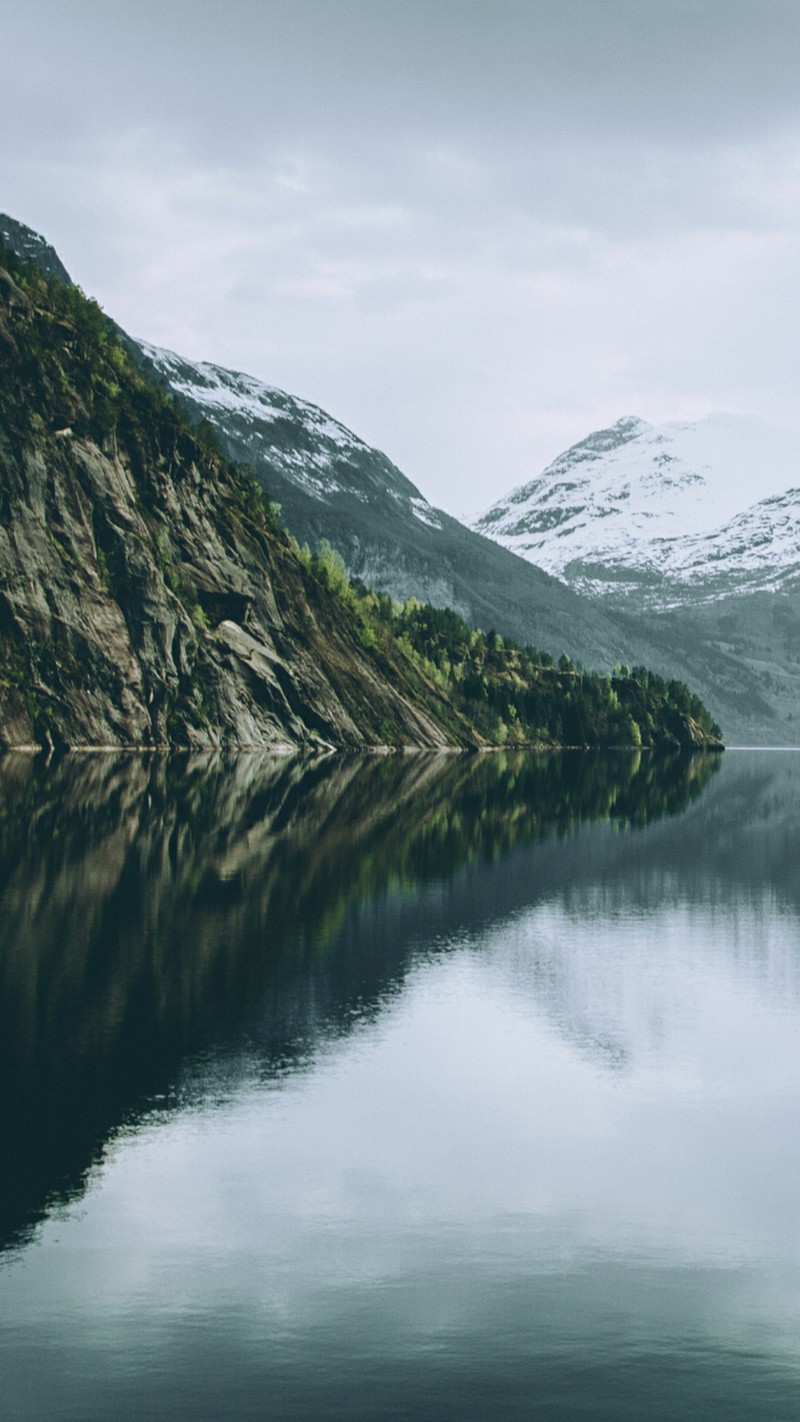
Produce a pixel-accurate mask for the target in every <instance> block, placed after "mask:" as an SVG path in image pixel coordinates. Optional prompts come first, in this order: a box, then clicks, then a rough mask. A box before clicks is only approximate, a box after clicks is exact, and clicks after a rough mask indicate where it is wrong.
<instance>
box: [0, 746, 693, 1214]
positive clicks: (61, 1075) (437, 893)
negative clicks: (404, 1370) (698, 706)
mask: <svg viewBox="0 0 800 1422" xmlns="http://www.w3.org/2000/svg"><path fill="white" fill-rule="evenodd" d="M719 764H720V761H719V757H708V758H703V757H694V758H689V759H677V760H672V761H667V760H659V759H657V758H655V757H653V756H636V755H619V756H605V757H598V756H589V755H583V754H578V755H563V756H541V757H537V756H531V755H530V754H524V753H516V754H508V755H491V756H483V757H463V756H442V755H438V756H436V755H431V756H425V755H417V756H408V757H396V756H395V757H387V758H384V757H371V758H367V759H363V758H357V757H353V758H347V757H330V758H324V759H319V760H316V761H310V762H309V761H307V760H299V759H291V760H286V761H283V760H276V759H274V758H269V757H263V756H258V755H250V756H238V757H233V758H220V757H211V756H196V757H169V758H165V757H149V758H148V757H141V756H130V755H127V756H126V755H103V756H87V757H80V756H72V757H67V758H66V759H64V760H61V761H60V762H48V761H46V760H44V759H42V758H37V759H30V758H28V757H25V756H7V757H5V758H4V759H3V760H1V761H0V805H2V811H1V812H0V813H1V814H2V819H0V866H2V867H1V868H0V874H1V875H2V877H1V878H0V908H1V909H2V916H3V924H4V933H3V946H2V949H1V950H0V1131H2V1138H3V1141H4V1145H5V1158H6V1160H7V1161H13V1168H12V1169H7V1170H6V1171H5V1172H4V1176H3V1184H2V1190H1V1191H0V1242H2V1241H6V1242H7V1241H10V1240H13V1239H15V1238H19V1237H20V1231H24V1229H25V1228H26V1227H27V1226H30V1225H31V1224H32V1223H33V1222H34V1221H35V1220H36V1219H37V1218H40V1217H41V1215H42V1212H43V1211H44V1210H45V1209H46V1208H47V1207H48V1205H50V1204H52V1203H58V1202H63V1201H65V1200H67V1199H69V1198H70V1197H71V1196H72V1195H73V1194H74V1193H75V1192H76V1191H80V1190H81V1189H82V1188H83V1186H84V1184H85V1180H86V1176H87V1170H88V1168H89V1167H90V1165H91V1163H92V1162H93V1161H96V1160H97V1159H98V1158H99V1157H100V1155H101V1153H102V1150H103V1147H104V1144H105V1142H106V1141H107V1140H108V1139H109V1137H110V1136H112V1135H113V1133H114V1131H115V1130H117V1129H118V1128H119V1127H120V1126H128V1127H129V1126H131V1125H132V1124H133V1123H135V1122H136V1120H137V1119H139V1117H140V1116H141V1114H142V1113H143V1112H146V1111H148V1110H151V1109H152V1108H153V1106H154V1104H155V1105H158V1106H159V1107H160V1108H161V1109H162V1110H169V1109H171V1108H173V1107H175V1106H180V1105H181V1104H184V1103H185V1101H186V1099H187V1095H189V1094H191V1093H192V1091H194V1090H200V1091H208V1090H209V1089H210V1088H209V1082H210V1081H211V1080H212V1078H213V1079H214V1080H220V1079H221V1078H222V1077H224V1076H225V1075H226V1073H227V1074H230V1072H231V1071H234V1074H235V1068H234V1067H233V1066H232V1063H233V1062H234V1061H235V1059H236V1057H237V1054H241V1053H242V1052H244V1053H246V1054H248V1053H249V1054H252V1052H253V1051H254V1050H256V1051H257V1055H258V1059H259V1063H260V1070H261V1072H262V1075H263V1076H264V1077H269V1076H270V1075H275V1076H280V1075H281V1074H285V1073H286V1072H287V1071H291V1070H294V1069H296V1068H297V1066H298V1065H299V1064H302V1062H303V1061H304V1060H308V1059H309V1057H310V1056H311V1055H313V1053H314V1051H315V1049H316V1047H317V1045H318V1043H319V1041H320V1040H322V1039H324V1038H325V1037H326V1036H328V1035H330V1034H331V1033H333V1034H336V1033H342V1032H345V1033H346V1032H348V1031H350V1030H352V1027H353V1024H354V1023H355V1022H358V1021H363V1020H365V1019H369V1018H370V1016H372V1015H374V1014H375V1013H376V1012H378V1011H379V1010H381V1007H382V1005H383V1004H384V1003H385V1001H386V1000H387V997H390V996H391V994H392V992H393V991H396V990H397V987H398V985H399V984H400V983H401V982H402V981H403V978H404V975H405V973H406V972H407V970H408V966H409V963H410V962H411V961H412V959H413V955H414V953H415V951H417V949H418V948H419V946H420V944H423V945H424V948H425V951H429V949H430V945H431V943H432V942H433V943H435V942H437V941H438V942H447V941H449V940H450V939H452V938H453V936H454V935H456V936H457V935H458V933H459V932H461V931H463V930H464V928H465V927H469V928H470V929H474V927H475V925H476V924H478V923H481V922H484V921H491V920H493V919H495V918H497V917H498V916H502V915H503V914H506V913H508V912H510V911H512V910H513V908H514V906H515V904H518V903H527V902H528V901H529V900H530V898H531V895H532V894H533V895H534V896H535V895H536V894H539V895H542V894H546V893H548V892H551V891H552V888H553V885H554V884H562V885H563V886H564V888H565V891H566V892H568V893H569V894H574V893H576V892H578V888H577V885H578V884H579V883H580V881H581V879H582V878H585V877H586V875H587V873H588V875H589V878H590V879H591V880H592V881H593V880H594V879H595V878H596V874H597V868H598V866H597V864H595V863H593V855H594V854H596V853H597V852H600V853H601V856H602V858H603V862H604V864H607V866H608V872H609V873H610V876H611V882H613V879H614V869H613V865H614V861H615V860H616V861H617V862H618V868H619V867H620V866H621V865H622V863H624V862H626V861H627V846H628V845H629V842H630V841H629V838H626V839H625V846H626V847H625V848H623V847H622V842H621V841H620V842H619V843H618V844H615V843H614V842H613V841H612V842H610V843H609V842H606V841H604V842H603V845H602V847H601V848H600V849H599V850H598V848H597V847H596V846H594V845H590V846H587V845H581V846H580V847H578V846H577V844H576V846H575V849H574V851H573V850H570V851H569V852H567V853H566V855H565V854H562V853H561V849H560V848H559V849H558V850H557V852H555V853H552V852H551V853H550V854H549V855H548V854H547V853H546V852H545V853H543V854H541V855H539V856H537V858H536V860H535V861H534V862H533V863H531V861H530V860H529V859H528V858H523V859H520V858H519V856H514V855H511V856H510V857H509V852H510V851H511V850H513V849H515V848H516V849H518V850H519V849H523V848H524V847H525V846H530V845H538V846H540V847H542V848H544V847H546V846H547V844H548V841H550V840H553V841H554V844H553V849H555V848H556V844H557V845H558V846H561V847H563V844H564V841H565V838H566V839H567V840H568V839H569V835H570V832H571V831H573V830H575V829H576V828H577V827H578V826H580V825H583V824H588V823H590V822H608V823H610V824H613V825H615V826H617V827H630V826H642V825H645V824H648V823H651V822H653V821H654V820H657V819H659V818H660V817H663V816H671V815H676V814H679V813H680V812H681V811H682V810H683V809H684V808H685V807H686V806H687V805H689V804H690V803H692V801H694V800H695V799H696V798H697V796H698V795H700V793H701V791H702V790H703V788H704V787H705V786H706V785H707V783H708V782H709V780H710V779H711V777H712V776H713V775H714V774H715V773H716V771H717V769H718V767H719ZM587 848H588V853H587ZM468 865H469V866H473V872H472V873H470V874H467V873H465V872H464V871H465V866H468ZM491 865H493V866H494V867H495V868H496V869H498V870H499V872H498V873H497V874H494V873H493V874H491V875H490V874H488V873H487V872H485V867H486V866H491ZM482 866H484V868H483V871H482ZM531 872H533V876H534V877H533V882H531ZM606 872H607V871H606V870H604V873H606ZM626 872H628V874H629V872H630V870H629V869H628V870H627V871H626ZM211 1058H215V1059H216V1061H217V1066H216V1068H215V1070H216V1077H215V1076H214V1073H213V1072H211V1070H210V1065H209V1063H210V1059H211Z"/></svg>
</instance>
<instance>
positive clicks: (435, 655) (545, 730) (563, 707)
mask: <svg viewBox="0 0 800 1422" xmlns="http://www.w3.org/2000/svg"><path fill="white" fill-rule="evenodd" d="M295 549H296V551H297V553H298V556H299V557H300V558H301V559H303V561H304V562H306V564H307V566H308V567H309V568H310V569H311V570H312V572H314V573H315V575H316V576H317V577H318V578H319V579H320V580H321V581H322V582H324V583H326V584H327V586H328V587H330V588H332V589H333V590H334V591H336V592H337V593H338V594H339V596H340V597H341V598H342V599H343V600H344V601H345V602H347V603H349V605H350V606H351V607H352V609H353V610H354V611H355V612H356V614H357V615H358V617H359V618H360V621H361V625H362V633H361V635H362V641H363V642H364V645H366V646H369V647H373V648H374V649H376V650H379V649H381V648H382V647H386V645H387V644H388V643H389V642H392V643H395V644H398V645H399V646H400V648H401V649H402V650H403V651H404V652H405V655H406V656H407V657H408V658H409V659H410V660H411V661H412V662H414V663H415V664H416V665H417V666H418V667H419V668H420V669H421V670H422V671H424V672H425V673H426V674H427V675H428V676H429V677H430V678H431V679H432V680H433V681H435V682H436V683H437V684H438V685H439V686H440V687H441V688H442V689H443V690H445V691H446V692H447V694H448V695H449V696H450V698H451V700H452V701H453V704H454V705H455V706H456V707H457V709H458V710H459V711H460V712H461V713H462V714H463V715H464V716H466V717H467V719H468V720H469V721H471V722H472V724H473V725H474V726H475V727H476V728H477V730H478V731H479V732H480V733H481V735H482V736H483V737H484V738H485V739H486V740H487V741H489V742H490V743H491V744H492V745H509V746H513V745H532V744H533V745H553V746H556V745H557V746H632V747H636V748H638V747H673V748H674V747H679V746H684V747H685V746H688V745H692V744H696V745H701V744H703V743H706V744H712V745H713V744H721V743H722V732H721V730H720V727H719V726H718V724H717V722H716V721H715V720H714V718H713V717H712V716H711V714H710V713H709V711H708V710H707V709H706V707H705V706H704V705H703V703H702V701H701V700H700V699H699V697H697V696H695V695H694V694H693V693H692V692H691V691H689V689H688V687H686V686H685V685H684V683H683V682H680V681H674V680H667V679H665V678H664V677H661V676H658V675H657V674H656V673H655V672H651V671H648V669H647V668H646V667H641V666H637V667H633V668H629V667H626V666H619V667H616V668H615V669H614V672H613V673H611V674H608V673H605V674H604V673H600V672H594V671H587V670H586V669H585V668H584V667H582V666H581V665H580V664H576V663H574V662H572V661H571V659H570V658H569V657H568V656H567V655H566V654H563V655H562V656H561V657H560V658H559V660H558V662H557V663H556V662H555V661H554V659H553V657H552V656H551V655H550V654H549V653H548V652H540V651H538V650H537V649H536V648H535V647H532V646H524V647H523V646H520V645H519V643H517V642H515V641H513V640H512V639H511V638H509V637H503V636H501V634H500V633H499V632H497V631H494V630H492V631H489V632H483V631H481V629H480V628H471V627H468V626H467V624H466V623H465V622H464V621H463V619H462V618H461V617H459V616H458V614H457V613H456V612H453V611H452V610H451V609H450V608H438V607H432V606H431V604H430V603H425V604H421V603H419V602H417V601H416V600H415V599H414V598H410V599H409V600H408V601H407V602H406V603H399V602H397V601H395V600H394V599H393V598H391V597H389V596H388V595H387V594H386V593H380V592H375V591H374V590H372V589H370V588H367V587H365V586H364V584H363V583H360V582H358V581H357V580H356V581H355V582H354V583H351V582H350V581H349V579H348V577H347V573H346V570H345V566H344V562H343V560H342V558H341V556H340V555H339V554H338V553H337V552H336V551H335V550H334V549H332V548H331V546H330V544H328V543H327V542H325V541H324V540H323V542H322V544H321V545H320V548H319V550H318V551H317V553H316V554H314V555H312V554H311V553H310V552H309V550H308V548H307V547H305V548H297V545H295Z"/></svg>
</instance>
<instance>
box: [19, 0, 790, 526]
mask: <svg viewBox="0 0 800 1422" xmlns="http://www.w3.org/2000/svg"><path fill="white" fill-rule="evenodd" d="M6 37H7V41H8V42H7V44H6V47H5V59H4V60H0V118H1V119H2V120H3V123H4V129H5V131H6V132H7V133H13V142H11V143H9V144H7V145H6V151H5V153H4V157H3V160H2V174H3V179H4V186H3V191H4V197H3V200H2V205H3V206H4V207H5V208H7V209H8V210H9V211H11V212H13V214H14V215H15V216H17V217H19V218H21V219H22V220H23V221H27V222H30V223H31V224H32V225H33V226H36V227H38V228H39V229H40V230H43V231H44V233H45V235H46V236H47V237H48V238H49V239H50V240H52V241H53V242H54V243H55V245H56V246H57V247H58V249H59V251H60V253H61V255H62V257H63V259H64V261H65V262H66V264H67V266H68V267H69V268H70V270H72V271H73V273H74V274H75V276H76V277H77V279H78V280H80V281H81V282H82V284H83V285H84V286H85V287H86V288H87V289H88V290H90V291H91V292H93V293H94V294H96V295H97V296H98V297H99V298H100V300H101V301H102V303H103V304H104V305H105V306H106V308H107V309H108V310H109V311H111V312H112V313H113V314H114V315H115V316H116V317H117V319H119V320H120V321H121V322H122V323H123V324H124V325H125V326H127V327H128V328H129V329H131V330H133V331H134V332H137V333H139V334H141V335H144V336H146V337H148V338H150V339H152V340H155V341H157V342H161V343H163V344H166V345H169V346H171V347H173V348H175V349H178V350H181V351H183V352H184V353H186V354H187V355H191V356H196V357H203V358H207V359H215V360H218V361H220V362H222V363H228V364H231V365H234V366H236V367H238V368H243V369H248V370H251V371H252V372H253V373H254V374H256V375H259V376H261V377H262V378H264V379H267V380H268V381H271V382H272V383H275V384H279V385H285V386H286V387H288V388H289V389H291V390H293V391H295V392H296V393H298V394H301V395H304V396H306V397H309V398H311V399H314V400H317V401H318V402H319V403H321V404H323V405H325V406H326V407H328V408H330V409H331V410H332V412H333V413H335V414H336V415H337V416H338V417H340V418H342V419H343V420H345V422H346V423H348V424H350V425H351V426H352V427H354V428H355V429H356V430H357V431H358V433H359V434H361V435H362V436H364V437H365V438H367V439H371V440H373V441H374V442H376V443H377V444H379V445H380V446H382V447H384V448H385V449H386V450H387V452H388V453H389V454H390V456H391V457H393V458H394V459H395V460H396V461H397V462H398V463H400V464H401V466H402V467H404V468H405V469H406V472H408V473H409V475H410V476H411V477H412V478H414V479H415V481H416V482H417V483H419V484H420V486H421V487H422V488H423V490H424V492H425V493H426V494H427V495H428V496H429V497H430V498H432V499H434V500H435V501H436V502H439V503H441V504H443V505H445V506H446V507H451V508H453V509H455V510H456V511H460V512H463V511H465V510H467V509H471V508H473V507H476V506H479V505H482V504H485V503H487V502H488V501H489V499H490V497H493V496H496V495H499V494H500V493H501V492H503V490H504V489H505V488H506V487H508V486H509V485H511V484H514V483H518V482H520V480H521V479H523V478H525V477H529V476H530V474H531V473H532V472H534V470H535V469H536V468H537V467H541V464H542V463H544V462H545V461H546V460H547V459H549V458H550V457H552V456H553V455H555V454H556V453H557V452H558V450H559V449H560V448H561V447H563V446H564V445H565V444H567V443H569V442H571V441H572V440H573V439H577V438H579V437H581V436H582V435H585V434H586V433H587V432H588V430H589V429H590V428H592V427H593V426H594V425H595V424H597V423H603V424H605V423H608V422H609V421H610V420H613V419H614V418H616V417H617V416H618V415H619V414H621V413H624V412H631V411H633V412H637V413H640V414H642V415H643V416H645V417H647V418H651V419H660V418H668V417H686V416H692V415H694V414H701V413H704V412H705V411H707V410H708V409H711V408H715V407H719V406H722V407H727V408H731V409H738V410H742V411H745V410H746V411H750V412H758V413H762V414H764V415H765V416H766V417H767V418H772V419H775V420H779V421H781V422H783V423H789V424H791V423H793V422H795V418H796V417H795V416H794V413H793V411H794V406H795V401H796V389H797V376H798V373H800V372H798V358H797V356H796V354H795V352H796V348H797V346H798V342H797V332H796V317H797V297H796V293H795V287H796V278H795V273H796V270H797V264H798V256H800V252H799V251H798V247H799V246H800V156H798V155H800V142H798V139H800V100H798V95H797V86H796V78H795V76H796V73H797V69H798V61H800V10H798V7H797V6H796V5H795V4H794V3H782V0H758V3H757V4H756V3H751V0H731V3H729V4H726V5H724V6H723V5H721V4H718V3H716V0H685V3H684V0H672V3H670V4H669V5H664V4H663V3H655V0H635V3H634V0H606V2H605V3H602V4H598V3H597V0H558V3H557V4H556V3H550V0H499V3H498V4H497V5H496V6H493V7H491V9H490V8H489V7H487V6H486V5H485V4H483V3H478V0H476V2H475V3H472V0H458V3H455V0H453V3H444V0H430V3H428V4H426V5H425V6H424V7H423V6H422V5H421V4H419V3H415V0H412V3H410V4H408V5H406V6H404V7H402V9H401V8H399V7H396V6H393V5H389V4H388V3H382V0H369V3H366V0H365V3H356V0H337V3H325V0H294V3H293V4H292V5H291V6H287V5H285V4H282V3H280V4H279V3H268V2H267V3H263V2H262V0H259V3H257V4H256V3H255V0H253V3H249V4H248V3H244V0H233V3H232V4H231V5H230V6H229V7H228V8H227V9H226V12H225V24H224V25H220V23H219V14H218V10H217V9H216V7H214V8H212V7H211V6H210V5H207V4H205V3H196V4H192V5H189V4H186V3H183V0H169V3H166V4H162V5H156V4H155V3H151V0H143V3H142V4H140V5H139V6H138V7H137V9H136V11H135V12H134V11H133V10H130V9H129V8H128V7H111V6H108V5H106V4H99V3H92V0H74V3H73V4H71V5H70V6H69V7H66V6H63V5H62V4H60V3H58V4H56V3H48V0H31V3H30V4H29V5H28V6H26V7H25V9H24V11H23V10H22V8H21V7H19V11H18V13H14V14H12V15H9V17H8V18H7V23H6ZM21 53H23V54H27V53H36V56H37V63H36V64H35V65H34V64H30V65H28V64H26V65H20V64H19V63H18V58H19V55H20V54H21Z"/></svg>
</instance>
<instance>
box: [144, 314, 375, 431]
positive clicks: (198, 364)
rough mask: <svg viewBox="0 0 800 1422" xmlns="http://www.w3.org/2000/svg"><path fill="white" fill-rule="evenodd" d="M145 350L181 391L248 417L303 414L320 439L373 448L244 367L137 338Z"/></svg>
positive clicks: (297, 416)
mask: <svg viewBox="0 0 800 1422" xmlns="http://www.w3.org/2000/svg"><path fill="white" fill-rule="evenodd" d="M138 344H139V346H140V348H141V349H142V350H143V351H144V353H145V355H146V356H147V357H148V358H149V359H150V360H151V361H152V362H153V364H154V365H155V366H156V368H157V369H158V370H159V371H160V372H161V374H163V375H165V376H166V377H167V379H168V380H169V383H170V386H171V388H172V389H173V390H174V391H175V392H176V394H178V395H184V396H185V397H186V398H187V399H190V400H193V401H195V402H196V403H197V404H200V405H205V406H208V407H209V408H210V409H216V410H222V411H226V412H228V413H230V414H236V415H239V416H240V417H242V418H244V419H246V420H262V421H275V420H279V419H299V420H301V421H302V423H303V424H304V425H305V426H306V428H308V429H309V430H310V431H311V432H312V433H313V435H314V437H315V438H316V439H319V440H321V441H324V442H326V443H327V444H333V445H335V446H336V447H337V448H340V449H363V450H366V449H368V447H369V446H368V445H366V444H365V443H364V441H363V440H361V439H359V438H358V436H357V435H355V434H353V432H352V430H348V429H347V427H346V426H345V425H342V424H340V423H339V421H338V420H334V419H333V417H332V416H331V415H328V414H327V413H326V411H325V410H322V409H320V407H319V406H318V405H313V404H312V403H311V402H310V401H308V400H301V399H298V397H297V396H294V395H289V394H287V392H286V391H285V390H280V389H278V387H277V386H274V385H265V384H264V382H263V381H261V380H257V379H256V377H255V376H252V375H246V374H245V373H244V372H243V371H234V370H226V369H225V367H224V366H219V365H212V364H211V363H210V362H209V361H188V360H184V359H183V357H182V356H179V355H176V353H175V352H174V351H169V350H165V349H163V348H162V347H159V346H153V345H150V343H149V342H147V341H139V342H138Z"/></svg>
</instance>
